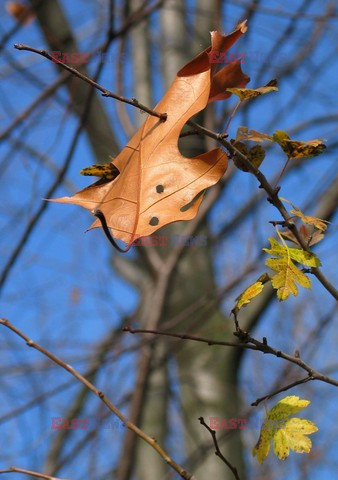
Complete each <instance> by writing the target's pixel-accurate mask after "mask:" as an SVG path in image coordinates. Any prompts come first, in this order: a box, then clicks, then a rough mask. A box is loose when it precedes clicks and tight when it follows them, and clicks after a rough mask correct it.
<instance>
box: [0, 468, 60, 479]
mask: <svg viewBox="0 0 338 480" xmlns="http://www.w3.org/2000/svg"><path fill="white" fill-rule="evenodd" d="M2 473H24V474H25V475H31V476H33V477H37V478H44V479H45V480H67V479H66V478H59V477H51V476H50V475H45V474H43V473H38V472H33V471H31V470H26V469H25V468H18V467H9V468H8V469H7V470H0V475H1V474H2Z"/></svg>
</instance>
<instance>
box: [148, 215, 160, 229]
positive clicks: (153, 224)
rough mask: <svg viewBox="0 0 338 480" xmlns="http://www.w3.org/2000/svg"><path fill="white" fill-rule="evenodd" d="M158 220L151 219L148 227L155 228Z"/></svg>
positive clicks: (155, 218)
mask: <svg viewBox="0 0 338 480" xmlns="http://www.w3.org/2000/svg"><path fill="white" fill-rule="evenodd" d="M159 221H160V220H159V219H158V218H157V217H152V218H151V220H150V222H149V225H151V226H152V227H155V226H156V225H158V224H159Z"/></svg>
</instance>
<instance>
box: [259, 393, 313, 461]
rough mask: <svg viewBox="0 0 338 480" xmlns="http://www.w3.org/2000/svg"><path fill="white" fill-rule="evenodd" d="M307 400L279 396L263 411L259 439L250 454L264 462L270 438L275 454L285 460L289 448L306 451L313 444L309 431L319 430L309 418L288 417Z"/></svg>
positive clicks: (301, 451)
mask: <svg viewBox="0 0 338 480" xmlns="http://www.w3.org/2000/svg"><path fill="white" fill-rule="evenodd" d="M309 404H310V401H309V400H301V399H300V398H299V397H298V396H293V395H292V396H288V397H285V398H283V399H282V400H280V401H279V402H278V403H277V404H276V405H275V406H274V407H273V408H272V409H271V410H270V411H269V412H268V413H267V415H266V417H265V419H264V422H263V424H262V428H261V431H260V435H259V440H258V442H257V444H256V446H255V447H254V448H253V450H252V454H253V456H256V457H257V460H258V461H259V463H263V462H264V460H265V459H266V457H267V456H268V454H269V452H270V443H271V440H273V447H274V453H275V455H276V456H277V457H278V458H279V459H281V460H285V459H286V458H287V457H288V456H289V454H290V450H293V451H294V452H298V453H309V452H310V450H311V447H312V443H311V440H310V439H309V438H308V437H306V435H311V433H314V432H316V431H317V430H318V428H317V427H316V425H315V424H314V423H313V422H311V421H310V420H306V419H302V418H295V417H293V418H288V417H290V416H291V415H294V414H295V413H297V412H299V411H300V410H302V409H303V408H306V407H307V406H308V405H309Z"/></svg>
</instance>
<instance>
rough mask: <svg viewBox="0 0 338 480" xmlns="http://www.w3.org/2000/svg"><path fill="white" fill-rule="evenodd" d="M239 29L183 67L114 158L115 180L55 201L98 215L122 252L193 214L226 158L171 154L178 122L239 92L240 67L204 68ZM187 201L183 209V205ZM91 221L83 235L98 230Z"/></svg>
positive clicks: (215, 38)
mask: <svg viewBox="0 0 338 480" xmlns="http://www.w3.org/2000/svg"><path fill="white" fill-rule="evenodd" d="M245 23H246V22H243V23H241V24H239V25H238V26H237V28H236V30H235V31H234V32H232V33H230V34H229V35H221V34H220V33H218V32H212V33H211V39H212V46H211V47H209V48H208V49H207V50H205V51H203V52H202V53H201V54H199V55H198V56H197V57H195V58H194V59H193V60H192V61H191V62H190V63H188V64H187V65H186V66H185V67H183V68H182V69H181V70H180V71H179V72H178V73H177V76H176V78H175V80H174V82H173V83H172V85H171V87H170V88H169V90H168V91H167V93H166V94H165V95H164V97H163V99H162V100H161V101H160V102H159V103H158V104H157V105H156V107H155V110H156V111H158V112H163V113H164V112H166V113H167V115H168V116H167V120H166V121H165V122H161V121H160V120H159V119H158V118H157V117H154V116H149V117H148V118H147V120H146V121H145V123H144V124H143V126H142V127H141V128H140V130H138V132H137V133H136V134H135V135H134V136H133V137H132V138H131V140H130V141H129V143H128V144H127V145H126V146H125V147H124V148H123V150H122V151H121V153H120V154H119V155H118V156H117V157H116V158H115V159H114V160H113V162H112V163H113V164H114V165H115V166H116V167H117V168H118V170H119V172H120V174H119V175H118V176H117V177H116V178H115V179H114V180H112V181H109V182H102V181H98V182H96V183H94V184H93V185H91V186H89V187H87V188H85V189H84V190H82V191H80V192H78V193H76V194H75V195H74V196H73V197H63V198H59V199H55V201H57V202H61V203H72V204H77V205H81V206H82V207H84V208H87V209H88V210H90V211H91V212H94V211H95V209H99V210H101V211H102V212H103V214H104V216H105V219H106V222H107V225H108V227H109V228H110V230H111V233H112V235H113V237H114V238H117V239H120V240H122V241H123V242H125V243H127V244H128V246H129V245H131V244H132V242H133V241H134V240H135V239H136V238H139V237H143V236H146V235H150V234H152V233H153V232H154V231H156V230H158V229H159V228H160V227H163V226H164V225H167V224H169V223H172V222H176V221H179V220H191V219H192V218H194V217H195V216H196V215H197V212H198V208H199V206H200V203H201V202H202V199H203V195H200V196H199V197H198V198H197V199H196V200H195V201H194V202H192V200H193V199H194V198H195V197H196V196H197V195H198V194H199V193H200V192H201V191H202V190H204V189H206V188H208V187H211V186H212V185H214V184H215V183H217V182H218V181H219V180H220V178H221V177H222V176H223V175H224V173H225V171H226V168H227V163H228V158H227V155H226V154H225V153H224V152H223V151H222V150H221V149H220V148H217V149H215V150H212V151H210V152H207V153H204V154H202V155H199V156H197V157H194V158H186V157H183V156H182V155H181V153H180V152H179V150H178V138H179V135H180V133H181V130H182V128H183V126H184V125H185V123H186V122H187V121H188V120H189V119H190V118H191V117H192V116H193V115H195V114H196V113H198V112H200V111H201V110H203V109H204V108H205V107H206V105H207V104H208V102H210V101H214V100H220V99H224V98H228V97H229V96H230V94H229V93H228V92H226V88H229V87H244V86H245V85H246V84H247V83H248V81H249V80H250V79H249V77H248V76H247V75H245V74H244V73H243V72H242V70H241V65H240V61H237V62H233V63H231V64H229V65H226V66H225V67H223V68H222V69H221V70H219V72H217V73H215V72H214V70H215V68H217V65H216V66H215V64H212V63H210V61H209V55H208V54H209V52H210V51H211V49H212V50H217V51H219V52H225V51H227V50H228V49H229V48H230V47H231V46H232V45H233V44H234V43H235V42H236V41H237V40H238V39H239V38H240V37H241V36H242V35H243V33H245V31H246V30H247V27H246V25H245ZM190 202H192V205H191V206H190V207H189V208H188V209H183V210H182V208H183V207H184V206H186V205H187V204H189V203H190ZM100 226H101V222H100V221H99V220H98V219H97V220H96V221H95V222H94V223H93V224H92V225H91V227H90V228H96V227H100Z"/></svg>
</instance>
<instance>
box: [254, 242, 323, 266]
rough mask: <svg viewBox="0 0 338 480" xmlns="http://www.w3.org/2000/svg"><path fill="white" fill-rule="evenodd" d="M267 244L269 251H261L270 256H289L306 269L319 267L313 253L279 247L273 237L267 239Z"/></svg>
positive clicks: (317, 259)
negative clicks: (306, 267)
mask: <svg viewBox="0 0 338 480" xmlns="http://www.w3.org/2000/svg"><path fill="white" fill-rule="evenodd" d="M269 242H270V244H271V249H268V248H263V250H264V252H266V253H269V254H270V255H273V256H275V257H286V256H288V255H289V256H290V258H291V259H292V260H295V261H296V262H298V263H301V264H302V265H306V266H308V267H319V266H320V265H321V262H320V260H319V258H318V257H317V256H316V255H315V254H314V253H310V252H306V251H305V250H301V249H300V248H290V247H287V246H284V245H281V244H280V243H278V242H277V240H275V239H274V238H273V237H270V238H269Z"/></svg>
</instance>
